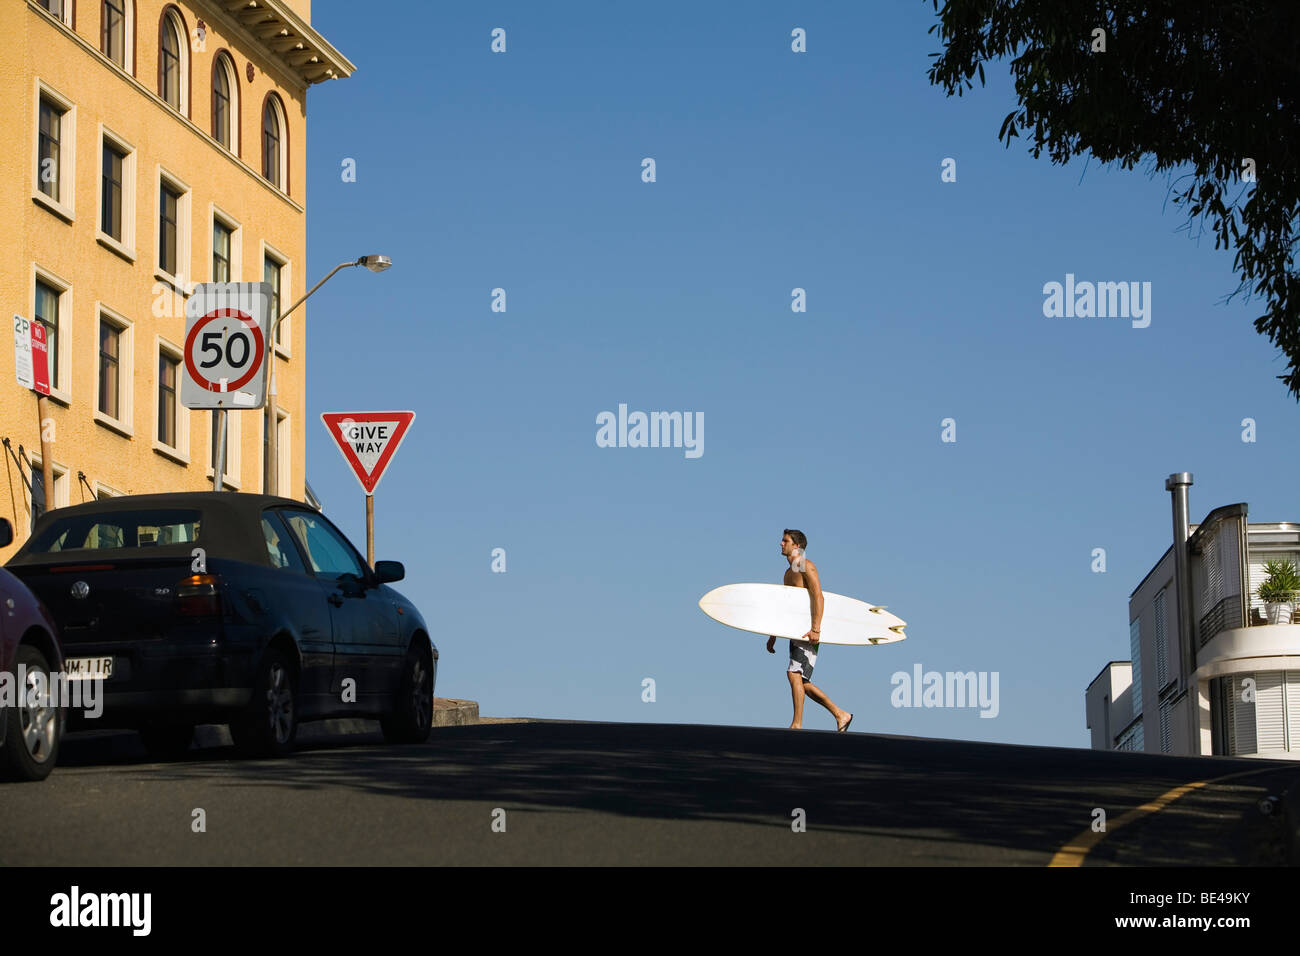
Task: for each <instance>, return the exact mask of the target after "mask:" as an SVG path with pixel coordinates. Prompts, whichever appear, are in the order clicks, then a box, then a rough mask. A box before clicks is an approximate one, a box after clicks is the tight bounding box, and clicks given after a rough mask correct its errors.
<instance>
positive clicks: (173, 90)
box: [158, 7, 190, 114]
mask: <svg viewBox="0 0 1300 956" xmlns="http://www.w3.org/2000/svg"><path fill="white" fill-rule="evenodd" d="M188 36H189V34H188V32H187V31H186V29H185V24H184V22H183V21H182V20H181V16H180V14H179V13H178V12H177V11H176V8H175V7H168V8H167V9H165V10H164V11H163V15H162V20H161V21H160V22H159V24H158V95H159V96H161V97H162V98H163V99H164V100H165V101H166V102H167V103H168V105H170V106H171V107H172V108H173V109H174V110H176V111H177V112H178V113H186V114H188V113H189V82H188V81H189V65H190V64H189V44H188V43H186V38H187V37H188Z"/></svg>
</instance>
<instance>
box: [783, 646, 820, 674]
mask: <svg viewBox="0 0 1300 956" xmlns="http://www.w3.org/2000/svg"><path fill="white" fill-rule="evenodd" d="M816 663H817V645H816V644H814V643H813V642H812V641H796V640H794V639H793V638H792V639H791V640H790V666H789V667H787V668H786V672H787V673H790V674H803V679H804V680H812V672H813V666H814V665H815V664H816Z"/></svg>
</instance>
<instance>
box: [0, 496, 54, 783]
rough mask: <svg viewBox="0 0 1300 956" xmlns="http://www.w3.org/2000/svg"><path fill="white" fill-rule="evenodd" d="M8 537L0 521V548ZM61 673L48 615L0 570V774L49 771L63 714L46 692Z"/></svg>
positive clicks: (8, 528)
mask: <svg viewBox="0 0 1300 956" xmlns="http://www.w3.org/2000/svg"><path fill="white" fill-rule="evenodd" d="M13 539H14V529H13V526H12V525H11V524H10V523H9V522H8V521H7V520H6V519H4V518H0V548H2V547H4V546H5V545H7V544H9V543H10V542H11V541H13ZM62 670H63V654H62V652H61V651H60V649H59V639H58V632H57V631H56V630H55V627H54V621H53V619H52V618H51V617H50V615H49V612H48V611H46V609H45V606H44V605H43V604H41V602H40V601H39V600H37V599H36V597H35V595H33V594H32V592H31V591H29V590H27V586H26V585H25V584H23V583H22V582H21V581H19V580H18V579H17V578H16V577H14V576H13V575H12V574H10V573H9V572H8V571H6V570H5V569H4V568H0V682H2V683H0V775H3V776H5V777H7V778H8V779H10V780H44V779H45V778H46V777H48V776H49V775H50V771H51V770H53V769H54V763H55V761H56V760H58V757H59V740H60V739H61V738H62V737H63V723H64V711H63V709H62V708H60V707H55V706H52V700H51V697H52V695H51V693H50V692H51V689H52V688H53V686H54V684H53V680H52V678H53V677H54V675H56V674H58V673H59V672H60V671H62ZM38 673H43V674H44V677H43V678H42V677H38V676H37V674H38ZM20 677H21V682H20ZM42 685H43V689H44V690H45V694H44V695H43V697H42V698H41V699H40V702H39V703H37V705H36V706H34V707H33V706H30V701H29V700H28V698H29V694H28V691H29V689H32V688H37V689H40V688H41V687H42Z"/></svg>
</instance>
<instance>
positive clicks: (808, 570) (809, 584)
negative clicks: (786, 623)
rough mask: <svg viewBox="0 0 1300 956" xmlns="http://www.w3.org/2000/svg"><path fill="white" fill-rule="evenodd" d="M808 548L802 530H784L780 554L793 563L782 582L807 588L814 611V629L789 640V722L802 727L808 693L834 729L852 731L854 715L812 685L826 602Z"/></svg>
mask: <svg viewBox="0 0 1300 956" xmlns="http://www.w3.org/2000/svg"><path fill="white" fill-rule="evenodd" d="M807 547H808V538H807V537H806V536H805V535H804V533H803V532H802V531H798V530H796V529H794V528H786V529H785V532H784V533H783V534H782V536H781V554H782V555H783V556H784V557H785V559H786V560H787V561H788V562H789V563H790V567H789V568H787V569H786V572H785V579H784V581H783V582H782V583H784V584H785V585H786V586H787V587H796V588H807V590H808V605H809V609H810V610H811V611H812V627H811V628H809V630H808V633H806V634H804V636H803V637H804V639H803V640H796V639H794V638H791V639H790V664H789V666H788V667H787V668H786V676H787V677H788V678H789V679H790V693H791V694H792V695H793V696H794V720H793V721H791V723H790V729H791V730H799V729H801V728H802V727H803V700H804V695H805V694H806V695H807V696H809V697H811V698H812V699H813V700H815V701H817V703H819V704H821V705H822V706H823V707H825V708H826V709H827V710H829V711H830V712H831V716H832V717H834V718H835V729H836V730H838V731H840V732H843V731H846V730H848V729H849V724H851V723H852V722H853V715H852V714H850V713H849V712H848V711H846V710H840V708H838V707H836V706H835V702H834V701H833V700H831V699H830V698H829V697H827V696H826V695H825V694H824V693H822V691H821V689H820V688H818V687H817V685H816V684H814V683H813V682H812V673H813V666H814V665H816V663H817V642H818V641H820V640H821V636H820V635H821V626H822V611H823V610H825V607H826V601H825V599H824V598H823V597H822V583H821V578H820V577H819V576H818V574H817V565H815V564H813V563H812V562H811V561H809V560H808V559H807V558H806V557H805V556H804V551H805V549H806V548H807ZM767 652H768V653H769V654H775V653H776V637H775V636H772V637H769V638H768V639H767Z"/></svg>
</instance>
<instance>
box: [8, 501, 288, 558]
mask: <svg viewBox="0 0 1300 956" xmlns="http://www.w3.org/2000/svg"><path fill="white" fill-rule="evenodd" d="M270 507H296V508H302V509H304V510H306V511H312V508H311V506H310V505H308V504H307V503H306V502H302V501H297V500H295V499H293V498H282V497H280V496H278V495H255V494H244V493H242V492H237V491H174V492H167V493H164V494H155V495H118V496H116V497H112V498H99V499H97V500H95V501H86V502H83V503H81V504H77V505H69V506H68V507H66V508H55V509H54V510H53V511H47V512H45V514H43V515H41V517H40V518H39V519H37V521H36V527H35V528H34V529H33V531H32V534H31V537H29V538H28V539H27V540H26V541H25V542H23V545H22V547H21V548H19V549H18V553H17V554H15V555H14V556H13V557H12V558H10V560H9V561H8V562H7V564H8V565H10V566H13V565H18V566H21V565H26V564H49V563H51V562H67V560H68V559H69V558H70V557H71V556H73V555H76V556H77V558H78V560H84V556H85V555H86V554H87V553H88V552H86V551H83V550H80V549H78V550H75V551H54V552H48V553H47V552H38V553H28V551H27V547H28V545H29V544H30V543H31V542H32V541H33V540H35V539H36V538H38V537H39V536H40V535H41V533H42V532H43V531H44V530H45V529H46V528H47V527H49V526H50V525H51V524H53V523H55V522H57V521H63V520H66V519H67V518H73V517H76V516H78V515H92V514H112V513H114V512H123V511H152V510H160V511H162V510H173V509H177V508H191V509H195V510H197V511H198V512H199V514H200V521H202V522H203V530H202V531H201V532H200V534H199V541H198V543H197V545H194V544H184V545H164V546H161V547H159V548H157V549H151V552H152V553H154V554H167V553H170V552H172V551H177V552H178V553H179V552H180V551H184V552H185V553H189V551H191V550H192V549H193V548H194V547H196V546H201V547H203V548H204V550H205V551H207V552H208V554H209V555H211V556H212V557H226V558H235V559H237V560H241V561H251V562H253V563H256V564H264V563H265V562H266V543H265V541H264V540H263V539H262V535H261V534H260V533H257V534H252V533H251V531H252V529H255V528H256V522H257V520H258V517H259V516H260V515H261V513H262V511H263V509H265V508H270ZM313 513H314V512H313ZM241 528H242V529H245V530H244V531H243V532H242V533H241V531H240V529H241ZM131 550H132V551H134V549H131ZM99 554H101V555H104V553H103V552H99ZM104 556H106V555H104ZM122 556H123V557H125V556H127V555H122ZM130 556H131V557H139V556H140V555H139V554H138V553H132V554H131V555H130Z"/></svg>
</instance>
